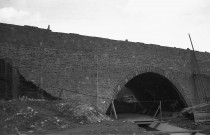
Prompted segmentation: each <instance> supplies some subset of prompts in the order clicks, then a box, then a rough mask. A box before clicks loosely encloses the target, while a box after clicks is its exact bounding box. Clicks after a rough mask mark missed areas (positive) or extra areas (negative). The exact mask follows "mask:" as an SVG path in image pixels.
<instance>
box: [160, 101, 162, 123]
mask: <svg viewBox="0 0 210 135" xmlns="http://www.w3.org/2000/svg"><path fill="white" fill-rule="evenodd" d="M160 120H161V121H162V103H161V101H160Z"/></svg>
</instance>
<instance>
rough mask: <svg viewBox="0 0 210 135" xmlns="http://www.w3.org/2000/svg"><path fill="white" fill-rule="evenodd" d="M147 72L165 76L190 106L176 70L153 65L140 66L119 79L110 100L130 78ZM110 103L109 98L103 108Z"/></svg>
mask: <svg viewBox="0 0 210 135" xmlns="http://www.w3.org/2000/svg"><path fill="white" fill-rule="evenodd" d="M149 72H152V73H156V74H159V75H161V76H163V77H165V78H166V79H168V80H169V81H170V82H171V83H172V84H173V85H174V86H175V87H176V88H177V92H178V94H180V96H181V97H182V98H183V99H182V100H184V103H185V104H186V106H190V104H191V103H190V102H189V101H188V100H187V98H186V96H185V94H184V89H183V88H182V87H181V85H180V84H179V82H178V81H177V79H178V78H177V72H174V71H172V70H163V69H161V68H158V67H153V66H144V67H140V68H138V69H136V70H134V71H132V72H130V73H129V74H128V75H126V76H125V77H124V78H123V79H122V80H120V81H119V83H118V84H117V85H115V87H114V89H113V93H112V100H114V99H115V97H116V95H117V94H118V92H119V91H120V90H121V88H122V87H123V86H124V85H125V84H126V83H127V82H128V81H129V80H131V79H132V78H134V77H136V76H138V75H141V74H143V73H149ZM110 103H111V100H110V101H108V102H106V105H105V106H104V107H105V110H107V109H108V107H109V105H110Z"/></svg>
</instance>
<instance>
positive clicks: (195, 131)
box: [149, 130, 202, 135]
mask: <svg viewBox="0 0 210 135" xmlns="http://www.w3.org/2000/svg"><path fill="white" fill-rule="evenodd" d="M201 131H202V130H183V131H149V133H152V134H156V135H162V134H172V133H198V132H201Z"/></svg>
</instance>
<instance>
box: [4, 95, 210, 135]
mask: <svg viewBox="0 0 210 135" xmlns="http://www.w3.org/2000/svg"><path fill="white" fill-rule="evenodd" d="M166 121H167V122H168V123H169V124H171V125H175V126H178V127H182V128H187V129H192V130H203V132H204V133H207V134H210V125H209V124H205V123H202V124H196V123H194V121H193V120H189V119H186V118H183V117H173V118H171V119H167V120H166ZM37 134H38V135H39V134H40V135H71V134H72V135H73V134H74V135H77V134H79V135H81V134H91V135H92V134H118V135H121V134H132V135H134V134H141V135H150V134H151V133H149V132H148V131H146V130H145V129H144V128H141V127H138V126H137V125H136V124H134V123H131V122H126V121H124V120H113V119H110V118H109V117H108V116H106V115H104V114H102V113H100V111H98V110H97V109H95V108H93V107H91V105H87V104H85V103H79V102H76V101H75V102H73V101H71V102H69V101H63V100H56V101H47V100H31V99H19V100H10V101H0V135H37Z"/></svg>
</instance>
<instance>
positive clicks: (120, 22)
mask: <svg viewBox="0 0 210 135" xmlns="http://www.w3.org/2000/svg"><path fill="white" fill-rule="evenodd" d="M0 22H1V23H9V24H17V25H31V26H37V27H40V28H47V26H48V25H50V28H51V30H52V31H54V32H64V33H77V34H81V35H87V36H96V37H103V38H109V39H115V40H126V39H128V41H131V42H143V43H146V44H157V45H161V46H169V47H176V48H184V49H187V48H190V49H191V44H190V40H189V38H188V33H190V35H191V38H192V41H193V44H194V48H195V50H198V51H202V52H205V51H207V52H210V45H209V43H210V0H0Z"/></svg>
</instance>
